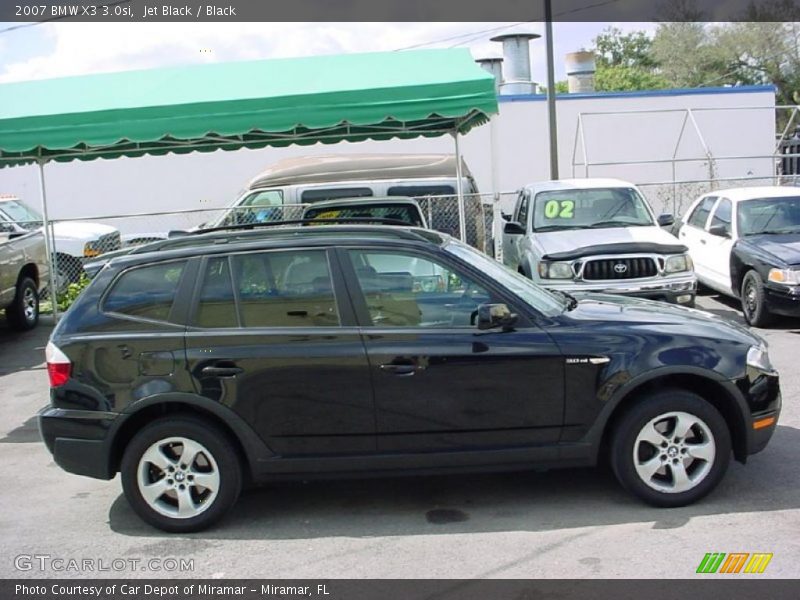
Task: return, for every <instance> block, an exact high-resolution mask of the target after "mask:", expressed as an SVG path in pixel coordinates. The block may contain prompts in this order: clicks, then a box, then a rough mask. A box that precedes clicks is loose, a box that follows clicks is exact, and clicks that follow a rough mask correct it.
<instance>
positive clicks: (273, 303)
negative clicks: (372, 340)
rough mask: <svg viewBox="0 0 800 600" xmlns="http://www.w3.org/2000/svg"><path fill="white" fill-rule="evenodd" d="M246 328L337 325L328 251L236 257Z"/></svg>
mask: <svg viewBox="0 0 800 600" xmlns="http://www.w3.org/2000/svg"><path fill="white" fill-rule="evenodd" d="M232 267H233V276H234V277H233V280H234V285H235V286H236V290H237V293H238V296H239V315H240V317H239V318H240V320H241V324H242V326H243V327H335V326H338V325H339V311H338V309H337V306H336V298H335V296H334V293H333V282H332V280H331V273H330V267H329V266H328V254H327V252H326V251H325V250H291V251H273V252H260V253H253V254H239V255H235V256H233V257H232Z"/></svg>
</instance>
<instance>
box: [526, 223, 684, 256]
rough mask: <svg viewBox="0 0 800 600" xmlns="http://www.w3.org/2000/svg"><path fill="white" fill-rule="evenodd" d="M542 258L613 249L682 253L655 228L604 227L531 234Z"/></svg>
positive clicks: (665, 234) (676, 244) (666, 236)
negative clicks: (660, 250) (661, 248)
mask: <svg viewBox="0 0 800 600" xmlns="http://www.w3.org/2000/svg"><path fill="white" fill-rule="evenodd" d="M533 236H534V239H535V240H536V242H537V243H538V244H539V246H540V247H541V250H542V255H543V256H548V257H551V256H553V255H556V256H558V255H565V256H566V255H571V254H573V253H581V251H582V250H587V251H591V250H592V249H595V248H597V249H598V251H597V252H591V253H592V254H598V253H604V254H605V253H607V252H608V251H612V252H613V250H612V248H613V247H616V252H617V253H629V252H631V253H632V252H653V251H656V250H657V247H658V246H663V247H664V249H663V251H664V252H669V253H672V252H684V251H685V248H683V249H679V248H678V247H681V246H682V245H681V243H680V242H679V241H678V240H677V239H676V238H675V237H674V236H673V235H672V234H670V233H667V232H666V231H664V230H663V229H661V228H660V227H656V226H655V225H652V226H649V227H641V226H640V227H606V228H602V229H566V230H564V231H545V232H542V233H537V232H534V233H533ZM599 247H603V248H602V250H600V248H599Z"/></svg>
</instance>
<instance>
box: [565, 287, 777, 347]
mask: <svg viewBox="0 0 800 600" xmlns="http://www.w3.org/2000/svg"><path fill="white" fill-rule="evenodd" d="M575 298H576V299H578V301H579V302H578V305H577V306H576V307H575V308H574V309H573V310H571V311H569V312H567V313H566V316H568V317H569V318H571V319H573V320H577V321H582V322H586V321H596V322H604V323H607V324H610V323H614V324H620V325H623V326H624V327H626V328H630V327H631V326H634V327H639V328H641V329H642V330H645V329H650V330H652V331H653V332H654V333H660V334H669V335H689V336H696V337H705V338H710V339H714V340H720V341H722V340H727V341H732V342H738V343H742V344H748V345H756V344H760V343H762V341H763V340H762V339H761V338H760V337H758V336H757V335H755V334H754V333H752V332H751V331H750V330H749V329H747V328H746V327H744V326H742V325H739V324H738V323H736V322H734V321H731V320H729V319H726V318H724V317H720V316H717V315H714V314H711V313H707V312H704V311H701V310H696V309H693V308H686V307H683V306H676V305H674V304H666V303H664V302H658V301H655V300H645V299H641V298H633V297H630V296H617V295H613V294H592V293H580V294H575Z"/></svg>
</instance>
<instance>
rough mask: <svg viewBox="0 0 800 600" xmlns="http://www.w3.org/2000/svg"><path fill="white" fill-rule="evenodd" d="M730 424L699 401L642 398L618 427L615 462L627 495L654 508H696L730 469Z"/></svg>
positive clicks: (681, 396) (679, 396)
mask: <svg viewBox="0 0 800 600" xmlns="http://www.w3.org/2000/svg"><path fill="white" fill-rule="evenodd" d="M730 455H731V439H730V432H729V431H728V426H727V424H726V423H725V419H724V418H723V417H722V415H720V413H719V411H718V410H717V409H716V408H714V407H713V406H712V405H711V404H709V403H708V402H706V401H705V400H704V399H703V398H701V397H700V396H698V395H696V394H693V393H691V392H687V391H684V390H678V389H673V390H664V391H661V392H656V393H652V394H649V395H648V396H646V397H643V398H641V400H640V402H639V403H637V404H636V405H635V406H634V407H633V409H631V410H630V411H629V412H627V413H626V414H625V415H624V416H623V418H622V419H621V420H620V421H619V423H618V424H617V427H616V430H615V435H614V438H613V441H612V446H611V463H612V466H613V468H614V473H615V474H616V476H617V479H619V481H620V483H621V484H622V485H623V487H625V488H626V489H627V490H628V491H630V492H631V493H633V494H635V495H636V496H638V497H639V498H641V499H642V500H644V501H645V502H647V503H649V504H652V505H654V506H662V507H673V506H684V505H686V504H691V503H692V502H695V501H697V500H699V499H700V498H702V497H703V496H705V495H706V494H708V493H709V492H711V490H713V489H714V488H715V487H716V486H717V484H718V483H719V482H720V480H721V479H722V477H723V475H724V474H725V471H726V470H727V468H728V464H729V462H730Z"/></svg>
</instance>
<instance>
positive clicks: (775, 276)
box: [767, 269, 800, 285]
mask: <svg viewBox="0 0 800 600" xmlns="http://www.w3.org/2000/svg"><path fill="white" fill-rule="evenodd" d="M767 279H769V280H770V281H774V282H775V283H785V284H786V285H800V269H770V270H769V275H768V276H767Z"/></svg>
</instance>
